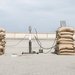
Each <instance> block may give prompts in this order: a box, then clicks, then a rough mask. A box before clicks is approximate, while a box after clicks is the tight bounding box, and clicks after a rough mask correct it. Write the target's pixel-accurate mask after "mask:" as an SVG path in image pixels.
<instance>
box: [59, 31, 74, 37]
mask: <svg viewBox="0 0 75 75" xmlns="http://www.w3.org/2000/svg"><path fill="white" fill-rule="evenodd" d="M58 34H59V35H72V36H73V35H74V33H73V32H59V33H58Z"/></svg>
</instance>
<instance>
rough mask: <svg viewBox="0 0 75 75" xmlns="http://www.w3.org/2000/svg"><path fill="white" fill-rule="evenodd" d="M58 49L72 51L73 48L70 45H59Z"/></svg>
mask: <svg viewBox="0 0 75 75" xmlns="http://www.w3.org/2000/svg"><path fill="white" fill-rule="evenodd" d="M58 49H59V50H62V49H74V46H73V45H72V44H59V45H58Z"/></svg>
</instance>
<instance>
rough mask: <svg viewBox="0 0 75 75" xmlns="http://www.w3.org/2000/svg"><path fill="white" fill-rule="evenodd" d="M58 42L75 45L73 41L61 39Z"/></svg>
mask: <svg viewBox="0 0 75 75" xmlns="http://www.w3.org/2000/svg"><path fill="white" fill-rule="evenodd" d="M57 43H58V44H72V45H74V43H73V42H71V41H59V42H57Z"/></svg>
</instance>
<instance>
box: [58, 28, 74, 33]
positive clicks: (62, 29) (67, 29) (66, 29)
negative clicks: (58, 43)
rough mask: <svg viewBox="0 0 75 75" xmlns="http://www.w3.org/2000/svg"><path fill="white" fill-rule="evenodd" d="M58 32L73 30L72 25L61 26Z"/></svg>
mask: <svg viewBox="0 0 75 75" xmlns="http://www.w3.org/2000/svg"><path fill="white" fill-rule="evenodd" d="M58 32H74V29H73V28H72V27H61V28H59V29H58Z"/></svg>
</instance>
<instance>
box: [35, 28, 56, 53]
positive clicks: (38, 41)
mask: <svg viewBox="0 0 75 75" xmlns="http://www.w3.org/2000/svg"><path fill="white" fill-rule="evenodd" d="M35 32H36V36H37V37H36V36H34V37H35V39H36V41H37V43H38V45H39V46H40V48H42V49H47V50H48V49H49V51H48V52H46V53H44V54H47V53H49V52H50V51H51V50H52V48H55V45H54V44H55V42H56V38H55V40H54V42H53V45H52V47H50V48H44V47H43V46H42V44H41V42H40V40H39V39H38V35H37V30H36V29H35Z"/></svg>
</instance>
